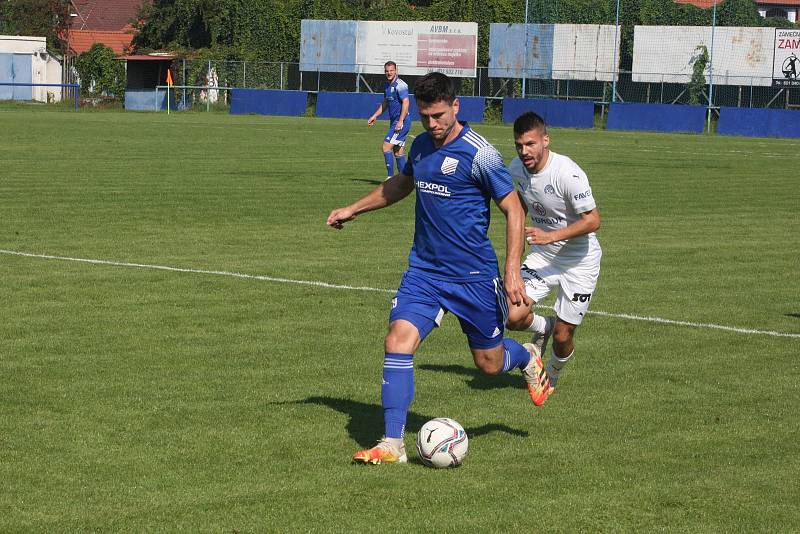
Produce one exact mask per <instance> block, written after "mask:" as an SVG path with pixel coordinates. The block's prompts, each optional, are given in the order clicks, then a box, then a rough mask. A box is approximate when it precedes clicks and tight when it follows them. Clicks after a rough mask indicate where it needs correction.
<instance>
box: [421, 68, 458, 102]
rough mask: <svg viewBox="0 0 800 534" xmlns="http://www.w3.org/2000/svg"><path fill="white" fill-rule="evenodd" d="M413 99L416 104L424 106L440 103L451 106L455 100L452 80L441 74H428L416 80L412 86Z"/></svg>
mask: <svg viewBox="0 0 800 534" xmlns="http://www.w3.org/2000/svg"><path fill="white" fill-rule="evenodd" d="M414 98H415V99H416V101H417V102H423V103H425V104H433V103H434V102H440V101H444V102H447V103H448V104H452V103H453V101H455V99H456V90H455V87H453V80H451V79H450V78H449V77H447V76H446V75H444V74H442V73H441V72H429V73H428V74H426V75H425V76H423V77H421V78H419V79H417V83H415V84H414Z"/></svg>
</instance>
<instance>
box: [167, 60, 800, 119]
mask: <svg viewBox="0 0 800 534" xmlns="http://www.w3.org/2000/svg"><path fill="white" fill-rule="evenodd" d="M172 72H173V76H174V84H175V85H176V86H194V88H191V89H188V88H184V89H176V94H175V100H176V101H178V102H180V103H181V107H186V108H191V107H198V108H202V109H210V108H211V107H213V108H214V109H218V108H227V107H229V106H230V91H229V90H228V88H254V89H281V90H297V91H308V92H311V93H317V92H321V91H336V92H362V93H381V92H382V91H383V82H384V79H385V78H384V76H383V75H382V74H353V73H337V72H318V71H301V70H300V66H299V64H298V63H270V62H259V61H214V60H211V61H198V60H188V59H187V60H181V59H178V60H174V61H173V63H172ZM552 74H553V77H552V78H549V79H526V80H525V83H524V84H523V83H522V80H521V79H518V78H490V77H489V69H488V68H487V67H480V68H478V69H477V75H476V76H475V77H474V78H455V79H454V81H455V84H456V91H457V93H458V94H459V95H462V96H480V97H485V98H489V99H496V100H500V99H502V98H506V97H516V98H519V97H527V98H556V99H565V100H591V101H593V102H595V103H597V104H600V105H605V104H608V103H609V102H612V101H615V102H637V103H658V104H689V103H692V102H691V99H690V97H691V95H690V87H689V85H690V84H689V83H674V82H668V81H666V80H669V79H671V78H673V77H674V75H670V74H668V73H664V74H663V75H661V77H662V78H663V80H664V81H661V82H660V83H659V82H635V81H633V80H632V74H631V72H630V71H619V72H618V73H617V74H616V76H617V78H616V84H613V83H612V82H608V81H594V80H576V79H564V78H567V77H575V76H574V72H573V73H570V74H569V75H568V74H567V73H559V72H553V73H552ZM400 76H401V77H402V78H403V80H405V81H406V83H408V85H409V87H411V88H413V87H414V82H415V81H416V79H417V78H418V77H419V76H405V75H403V73H402V71H401V72H400ZM608 77H609V78H610V77H611V76H608ZM732 80H733V81H734V83H733V84H731V83H730V82H731V81H732ZM727 81H728V82H729V83H728V84H726V85H714V87H713V97H712V98H713V107H722V106H731V107H758V108H800V89H798V88H780V87H771V86H765V85H764V84H762V83H759V82H760V80H758V79H755V78H740V79H733V78H731V77H728V78H727ZM523 86H524V87H525V94H524V95H523V92H522V91H523V89H522V88H523ZM613 87H616V95H615V98H613V99H612V88H613ZM217 88H219V89H217ZM707 91H708V86H706V87H705V92H704V93H703V94H702V95H701V103H702V104H706V103H707V101H708V94H707Z"/></svg>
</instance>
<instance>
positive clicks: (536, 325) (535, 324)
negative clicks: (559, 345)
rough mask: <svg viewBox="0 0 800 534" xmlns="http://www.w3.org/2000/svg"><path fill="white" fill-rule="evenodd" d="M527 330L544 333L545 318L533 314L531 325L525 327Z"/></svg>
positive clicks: (545, 328) (545, 327) (545, 329)
mask: <svg viewBox="0 0 800 534" xmlns="http://www.w3.org/2000/svg"><path fill="white" fill-rule="evenodd" d="M527 330H528V331H530V332H535V333H537V334H544V333H545V332H547V319H545V318H544V317H542V316H541V315H534V316H533V321H531V325H530V326H529V327H528V328H527Z"/></svg>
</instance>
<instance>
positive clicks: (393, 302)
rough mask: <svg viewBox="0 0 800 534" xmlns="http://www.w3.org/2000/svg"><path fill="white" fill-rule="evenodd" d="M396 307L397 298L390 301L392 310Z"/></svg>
mask: <svg viewBox="0 0 800 534" xmlns="http://www.w3.org/2000/svg"><path fill="white" fill-rule="evenodd" d="M396 307H397V297H395V298H393V299H392V309H395V308H396Z"/></svg>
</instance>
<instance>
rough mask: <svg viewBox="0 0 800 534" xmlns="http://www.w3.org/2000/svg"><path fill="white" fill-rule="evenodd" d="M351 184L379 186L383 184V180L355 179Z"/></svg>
mask: <svg viewBox="0 0 800 534" xmlns="http://www.w3.org/2000/svg"><path fill="white" fill-rule="evenodd" d="M350 181H351V182H364V183H365V184H372V185H378V184H382V183H383V180H367V179H366V178H353V179H352V180H350Z"/></svg>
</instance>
